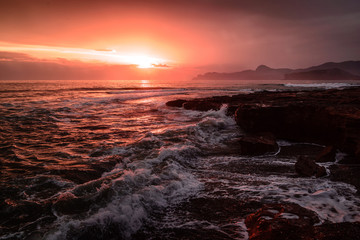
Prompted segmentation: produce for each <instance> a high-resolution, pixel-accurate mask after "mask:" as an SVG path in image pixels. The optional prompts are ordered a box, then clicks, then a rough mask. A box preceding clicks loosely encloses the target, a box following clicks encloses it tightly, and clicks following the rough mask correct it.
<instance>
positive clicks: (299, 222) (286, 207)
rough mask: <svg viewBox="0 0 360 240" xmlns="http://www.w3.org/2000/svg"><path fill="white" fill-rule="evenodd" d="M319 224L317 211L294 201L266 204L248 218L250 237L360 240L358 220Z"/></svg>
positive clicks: (252, 239)
mask: <svg viewBox="0 0 360 240" xmlns="http://www.w3.org/2000/svg"><path fill="white" fill-rule="evenodd" d="M318 223H319V218H318V216H317V215H316V213H314V212H313V211H310V210H308V209H306V208H303V207H301V206H299V205H297V204H291V203H284V204H268V205H265V206H263V207H262V208H261V209H259V210H258V211H256V212H255V213H253V214H250V215H249V216H248V217H247V218H246V220H245V224H246V226H247V228H248V232H249V239H250V240H280V239H281V240H313V239H317V240H335V239H336V240H337V239H342V240H350V239H351V240H354V239H360V223H359V222H354V223H350V222H343V223H325V224H322V225H317V224H318Z"/></svg>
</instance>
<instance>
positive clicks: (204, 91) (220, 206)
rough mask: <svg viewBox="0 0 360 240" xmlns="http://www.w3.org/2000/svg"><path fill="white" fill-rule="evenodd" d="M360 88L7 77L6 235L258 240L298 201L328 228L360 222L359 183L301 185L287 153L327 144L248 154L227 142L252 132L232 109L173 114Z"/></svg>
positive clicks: (3, 84) (2, 228) (3, 106)
mask: <svg viewBox="0 0 360 240" xmlns="http://www.w3.org/2000/svg"><path fill="white" fill-rule="evenodd" d="M359 85H360V82H356V81H352V82H349V81H348V82H343V81H321V82H320V81H316V82H311V81H285V80H281V81H280V80H279V81H268V80H267V81H254V80H251V81H242V80H241V81H240V80H239V81H234V80H231V81H228V80H223V81H219V80H217V81H210V80H207V81H205V80H196V81H195V80H191V81H190V80H188V81H185V80H184V81H171V80H168V81H160V80H159V81H157V80H87V81H86V80H58V81H57V80H51V81H50V80H31V81H10V80H9V81H0V239H1V240H5V239H6V240H7V239H49V240H60V239H86V240H92V239H214V240H216V239H248V234H247V231H246V226H245V224H244V220H245V218H246V216H247V215H248V214H249V213H251V212H254V211H256V209H258V208H260V207H261V206H262V204H265V203H296V204H299V205H300V206H302V207H304V208H307V209H310V210H312V211H314V212H316V214H317V215H318V216H319V219H320V222H319V223H318V224H321V223H325V222H333V223H337V222H345V221H346V222H354V221H360V214H359V212H360V196H359V195H358V194H357V193H356V189H355V187H354V186H352V185H349V184H346V183H343V182H335V181H330V180H329V177H328V176H326V177H322V178H310V177H307V178H305V177H298V176H297V175H296V173H295V172H294V170H293V169H294V164H295V162H296V156H295V155H291V154H282V150H281V149H286V147H288V146H294V145H299V144H301V145H302V146H307V147H308V148H317V147H322V146H318V145H316V144H313V143H296V142H288V141H285V140H282V139H279V140H278V144H279V146H280V151H279V152H277V153H269V154H265V155H261V156H241V155H239V154H238V153H236V152H234V151H233V150H231V149H232V148H231V146H229V144H227V143H228V142H231V140H232V139H236V138H238V137H239V136H242V135H243V134H244V133H243V131H242V130H241V128H240V127H239V126H238V125H237V124H236V123H235V121H234V119H233V117H231V116H228V115H227V114H226V108H227V106H226V105H224V106H222V107H221V109H220V110H218V111H213V110H211V111H207V112H198V111H192V110H185V109H182V108H174V107H168V106H166V102H167V101H170V100H175V99H192V98H200V97H210V96H223V95H227V96H231V95H236V94H250V93H252V92H258V91H295V90H315V89H332V88H348V87H352V86H359ZM341 154H342V153H338V155H339V157H341ZM322 165H324V166H325V167H328V164H327V163H322ZM293 217H294V216H293ZM295 217H296V216H295Z"/></svg>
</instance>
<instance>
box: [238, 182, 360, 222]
mask: <svg viewBox="0 0 360 240" xmlns="http://www.w3.org/2000/svg"><path fill="white" fill-rule="evenodd" d="M249 178H250V179H252V180H253V181H258V182H262V181H263V182H264V183H265V184H260V185H253V184H244V185H241V186H236V187H234V189H237V190H241V192H240V193H239V194H238V196H239V197H241V198H244V197H245V198H248V197H250V198H253V199H257V200H259V201H274V200H276V201H285V202H291V203H296V204H299V205H300V206H302V207H305V208H307V209H310V210H312V211H315V212H316V213H317V214H318V215H319V217H320V219H321V220H322V221H325V220H327V221H330V222H335V223H338V222H346V221H349V222H356V221H360V216H359V215H358V214H357V213H358V212H359V211H360V199H359V198H358V197H357V196H356V195H355V192H356V189H355V187H354V186H352V185H349V184H345V183H340V182H330V181H329V180H327V179H312V178H294V179H292V178H285V177H278V176H271V177H260V176H256V177H255V176H253V177H249Z"/></svg>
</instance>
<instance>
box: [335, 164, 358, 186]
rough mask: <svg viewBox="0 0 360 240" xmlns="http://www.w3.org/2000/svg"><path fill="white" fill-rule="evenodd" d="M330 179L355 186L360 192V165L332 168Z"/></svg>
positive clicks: (336, 165)
mask: <svg viewBox="0 0 360 240" xmlns="http://www.w3.org/2000/svg"><path fill="white" fill-rule="evenodd" d="M329 169H330V179H331V180H333V181H341V182H345V183H349V184H352V185H354V186H355V187H356V188H357V190H358V192H359V190H360V178H359V176H360V165H338V164H334V165H331V166H330V168H329Z"/></svg>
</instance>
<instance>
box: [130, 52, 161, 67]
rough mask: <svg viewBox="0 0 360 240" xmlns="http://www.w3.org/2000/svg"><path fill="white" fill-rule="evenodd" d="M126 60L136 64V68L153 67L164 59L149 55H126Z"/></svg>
mask: <svg viewBox="0 0 360 240" xmlns="http://www.w3.org/2000/svg"><path fill="white" fill-rule="evenodd" d="M126 60H127V62H129V63H132V64H135V65H137V67H138V68H155V67H156V66H157V65H159V64H163V63H164V62H165V60H164V59H160V58H155V57H150V56H147V55H132V56H127V59H126Z"/></svg>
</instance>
